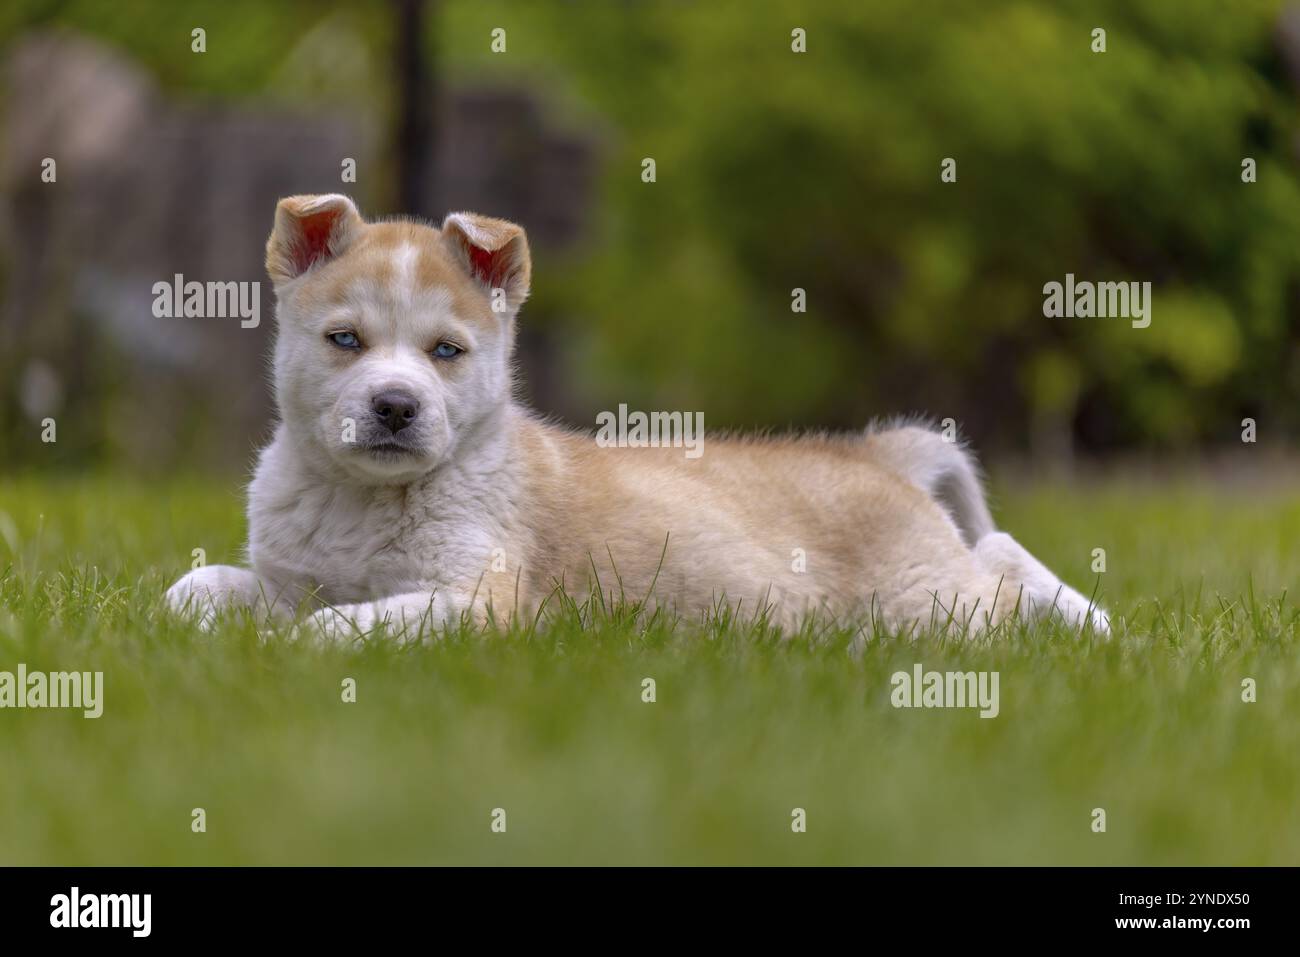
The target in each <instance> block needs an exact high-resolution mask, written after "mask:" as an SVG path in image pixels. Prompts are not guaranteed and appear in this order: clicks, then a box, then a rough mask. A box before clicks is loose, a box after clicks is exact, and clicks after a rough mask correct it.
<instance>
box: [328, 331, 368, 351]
mask: <svg viewBox="0 0 1300 957" xmlns="http://www.w3.org/2000/svg"><path fill="white" fill-rule="evenodd" d="M329 340H330V342H332V343H334V344H335V345H336V346H341V347H343V348H344V349H359V348H361V340H360V339H358V338H357V335H356V333H355V332H331V333H330V334H329Z"/></svg>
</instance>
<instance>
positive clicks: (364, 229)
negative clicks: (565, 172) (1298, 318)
mask: <svg viewBox="0 0 1300 957" xmlns="http://www.w3.org/2000/svg"><path fill="white" fill-rule="evenodd" d="M530 268H531V265H530V259H529V254H528V240H527V239H526V237H525V236H524V231H523V229H521V228H520V227H518V226H516V225H514V224H513V223H508V222H505V221H504V220H500V219H492V218H489V217H487V216H478V215H475V214H473V213H453V214H451V215H449V216H448V217H447V218H446V219H445V220H444V221H443V223H442V228H441V229H434V228H433V227H430V226H425V225H421V224H418V223H413V222H376V223H367V222H365V221H364V220H363V219H362V218H361V215H360V213H358V212H357V208H356V206H354V205H353V203H352V201H351V200H350V199H348V198H347V197H346V196H340V195H333V194H332V195H327V196H291V197H289V198H288V199H282V200H280V203H279V205H278V206H277V207H276V210H275V228H274V230H273V231H272V232H271V238H270V239H269V240H268V241H267V244H266V269H267V272H268V273H269V274H270V276H271V280H272V282H273V283H274V285H275V293H276V301H277V309H276V319H277V323H278V332H277V339H276V349H275V389H276V398H277V401H278V403H279V406H280V414H281V416H282V417H283V419H284V421H285V423H286V424H287V425H288V427H289V428H290V429H291V430H292V431H293V434H294V437H295V439H296V440H297V441H304V440H305V441H309V442H311V443H312V444H313V445H314V446H316V447H318V448H319V449H320V450H323V452H324V454H325V455H326V456H327V457H328V461H330V462H332V463H334V464H335V465H337V466H338V467H339V468H341V469H343V470H344V471H345V472H346V473H347V475H348V476H349V477H351V478H353V479H355V480H359V481H362V482H370V483H400V482H408V481H411V480H412V479H415V478H417V477H419V476H420V475H423V474H425V473H427V472H428V471H430V470H431V469H433V468H435V467H436V466H438V464H439V463H441V462H443V461H445V460H447V459H448V458H449V457H450V456H451V455H452V454H453V452H454V450H455V449H456V447H457V445H458V443H459V442H460V441H461V440H463V439H465V438H467V437H468V436H470V435H471V434H472V433H473V432H474V431H475V429H476V427H477V426H479V425H480V424H482V423H483V422H484V420H485V419H487V418H488V417H489V416H490V415H492V414H493V413H494V412H498V411H500V410H501V409H502V408H503V407H504V405H505V404H506V403H507V402H508V401H509V397H510V388H511V373H510V357H511V350H512V347H513V341H514V318H515V315H516V314H517V313H518V311H519V307H520V306H521V305H522V304H523V301H524V299H525V298H526V297H527V295H528V288H529V286H528V284H529V272H530Z"/></svg>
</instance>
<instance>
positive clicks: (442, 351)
mask: <svg viewBox="0 0 1300 957" xmlns="http://www.w3.org/2000/svg"><path fill="white" fill-rule="evenodd" d="M464 351H465V350H464V349H462V348H461V347H460V346H453V345H452V344H451V343H450V342H440V343H438V346H437V348H435V349H434V350H433V354H434V355H435V356H437V357H438V358H439V359H454V358H456V357H457V356H458V355H460V354H461V353H462V352H464Z"/></svg>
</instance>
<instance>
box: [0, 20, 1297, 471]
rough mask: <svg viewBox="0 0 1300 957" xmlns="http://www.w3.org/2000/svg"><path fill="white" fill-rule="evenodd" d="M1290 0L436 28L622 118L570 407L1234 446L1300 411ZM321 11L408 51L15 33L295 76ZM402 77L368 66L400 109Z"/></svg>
mask: <svg viewBox="0 0 1300 957" xmlns="http://www.w3.org/2000/svg"><path fill="white" fill-rule="evenodd" d="M1282 6H1283V5H1282V4H1281V3H1279V2H1265V0H1243V2H1238V3H1234V4H1232V5H1231V6H1225V5H1223V4H1221V3H1217V2H1213V0H1146V2H1131V0H1098V2H1089V3H1079V2H1062V3H1047V2H1039V3H1032V2H1023V0H1020V2H1016V0H1006V2H994V0H980V2H975V0H967V2H961V0H958V2H951V3H945V4H919V3H915V2H903V0H879V2H876V0H873V2H869V3H843V2H829V0H826V2H796V0H785V2H765V3H761V4H757V3H745V2H737V0H728V2H710V3H692V2H686V0H659V2H636V3H606V2H595V0H590V2H582V0H554V2H530V3H518V2H496V0H473V2H470V0H443V2H439V3H436V4H433V5H432V6H431V16H430V28H429V35H428V38H427V49H428V52H429V55H430V58H431V64H432V66H433V69H434V72H435V75H437V76H438V77H439V80H440V82H443V83H448V84H456V85H459V86H462V87H464V86H469V87H472V86H474V85H482V86H484V87H491V86H503V85H511V84H513V85H523V86H527V87H529V88H532V89H536V90H538V91H540V92H542V93H543V94H544V96H545V97H546V99H547V100H548V102H550V103H551V104H552V109H553V110H554V111H555V112H557V113H559V114H561V115H562V117H563V121H564V122H566V123H570V124H572V125H574V126H575V127H581V128H583V129H585V130H589V131H591V133H592V134H593V136H594V137H595V138H596V139H597V141H598V142H599V143H600V144H601V146H600V148H601V156H602V170H603V172H602V180H601V186H600V195H599V197H598V199H597V201H596V202H595V204H594V208H595V210H596V211H597V213H596V218H595V221H594V222H593V223H592V224H591V229H590V231H589V236H588V237H587V239H586V240H585V242H584V243H583V244H582V245H581V246H580V247H579V248H577V249H576V250H571V251H568V252H564V253H556V252H554V251H551V250H548V249H546V248H537V249H535V250H534V255H535V257H536V259H537V271H536V279H535V288H534V298H533V302H532V303H531V304H530V306H529V307H528V308H527V309H526V310H525V313H524V318H523V322H524V323H525V324H528V323H536V324H537V331H538V334H539V335H542V336H545V337H546V338H547V339H549V340H550V341H551V342H552V343H553V344H555V345H556V346H557V348H554V349H551V350H548V354H549V355H550V357H551V358H552V359H553V360H554V361H556V362H558V363H559V364H560V365H561V367H562V368H561V370H560V372H559V373H558V374H557V375H556V376H555V381H556V382H558V383H560V384H561V388H560V389H559V390H558V391H557V392H555V393H554V394H549V395H547V394H542V395H539V396H538V398H539V399H540V401H541V404H543V405H544V406H547V407H548V408H550V409H552V410H558V411H560V412H562V413H565V414H567V415H568V416H570V417H573V418H574V419H576V420H578V421H579V422H580V423H584V424H590V423H591V421H592V420H593V418H594V414H595V412H596V411H597V410H599V409H604V408H611V407H613V406H614V405H615V404H617V403H618V402H628V403H629V404H630V405H632V406H633V407H637V408H677V409H681V408H689V409H702V410H704V411H705V415H706V420H707V422H708V424H709V425H711V426H713V427H720V426H726V425H771V426H777V427H780V426H784V425H790V424H792V425H826V426H843V427H857V426H860V425H861V424H862V423H863V422H864V421H866V420H867V419H868V418H870V417H871V416H874V415H879V414H887V413H891V412H905V411H913V410H917V411H925V412H928V413H930V414H933V415H934V416H936V417H946V416H952V417H953V418H955V419H957V420H958V421H959V422H961V423H962V424H963V425H964V426H965V427H966V429H967V431H968V432H970V433H971V434H973V435H974V436H975V437H976V438H977V440H979V441H980V443H981V444H982V445H984V446H986V447H994V448H1001V449H1003V450H1011V449H1015V450H1024V449H1035V450H1039V451H1044V450H1046V451H1052V450H1057V451H1059V450H1061V449H1068V448H1071V447H1082V448H1085V449H1088V450H1092V451H1107V450H1113V449H1118V448H1125V447H1133V446H1139V445H1145V446H1154V447H1174V446H1191V445H1199V444H1218V443H1232V442H1236V441H1237V440H1238V437H1239V433H1240V429H1241V424H1240V423H1241V419H1242V418H1243V417H1244V416H1253V417H1256V418H1258V420H1259V422H1260V436H1261V441H1269V440H1277V439H1281V438H1285V437H1291V438H1294V437H1295V436H1296V434H1297V433H1298V432H1300V403H1298V402H1297V399H1298V398H1300V303H1297V299H1296V280H1297V279H1300V176H1298V175H1297V168H1296V156H1295V150H1296V142H1297V140H1296V134H1297V108H1296V89H1295V85H1294V84H1293V82H1292V80H1291V79H1290V78H1289V75H1288V72H1287V69H1286V63H1285V57H1284V55H1283V53H1282V45H1281V43H1280V40H1279V30H1278V22H1279V15H1280V12H1281V10H1282ZM327 21H329V22H330V23H331V24H332V25H333V27H334V28H335V29H348V30H353V31H355V32H356V33H357V34H358V35H359V36H361V37H362V38H364V40H365V42H366V43H367V45H369V46H370V47H371V48H372V49H373V50H374V51H375V57H374V67H375V69H376V70H380V71H382V70H385V69H387V68H388V66H389V62H388V59H387V57H388V52H387V51H388V50H389V48H390V46H391V42H392V29H393V27H392V24H393V22H394V19H393V15H392V7H391V5H389V4H384V3H372V4H360V5H334V4H328V3H306V2H278V3H261V2H249V0H232V2H226V3H221V4H215V3H208V2H183V0H182V2H174V3H147V4H146V3H139V2H135V3H132V2H127V3H120V4H110V5H106V4H101V3H97V2H92V0H72V2H53V0H17V2H11V3H9V4H6V6H5V8H4V10H3V12H0V36H4V37H6V38H12V37H13V36H15V35H17V34H19V33H21V31H23V30H26V29H29V28H31V27H34V26H41V25H50V24H57V25H61V26H65V27H69V28H73V29H77V30H81V31H84V32H87V33H91V34H94V35H97V36H99V37H101V38H104V39H107V40H109V41H111V42H112V43H114V44H115V45H118V46H120V47H123V48H125V49H127V50H129V51H130V52H131V53H132V54H133V55H135V56H137V57H139V58H140V59H141V60H142V61H143V62H145V63H146V64H147V65H148V66H149V68H150V69H151V70H153V71H154V72H155V73H156V75H157V76H158V77H159V78H160V80H161V81H162V82H163V84H164V85H165V86H166V87H167V88H168V89H170V90H173V91H178V92H179V91H184V92H186V93H188V94H190V95H195V94H198V95H202V96H212V97H222V98H229V99H234V100H238V99H240V98H245V97H250V98H256V97H277V96H278V97H281V98H283V97H285V96H290V97H300V96H302V95H305V94H304V93H303V91H304V88H305V87H306V86H308V85H307V84H303V83H301V82H297V83H296V82H294V72H295V70H301V69H303V68H304V67H303V66H302V61H303V58H301V57H299V58H297V59H293V58H290V59H289V60H288V62H289V63H291V64H296V66H294V67H293V68H292V69H290V70H288V71H286V69H285V63H286V57H287V56H288V53H289V51H290V50H292V49H293V47H294V45H295V43H296V42H297V40H299V39H300V38H301V37H302V36H303V35H304V34H306V33H308V32H309V31H310V30H311V29H312V28H314V27H317V26H319V25H320V24H321V23H324V22H327ZM200 24H202V25H204V26H205V27H206V29H208V33H209V51H210V52H209V53H208V54H207V55H206V56H203V57H194V56H192V55H191V54H190V53H189V50H188V45H187V43H186V42H184V39H183V38H186V37H188V33H189V30H190V29H191V27H192V26H194V25H200ZM498 27H501V28H504V29H506V31H507V38H508V42H507V51H506V52H505V53H493V52H492V51H491V49H490V39H491V31H492V30H493V29H494V28H498ZM796 27H799V28H802V29H804V30H805V31H806V33H807V52H806V53H795V52H792V50H791V30H792V29H794V28H796ZM1097 27H1101V28H1104V29H1105V30H1106V43H1107V49H1106V52H1104V53H1095V52H1093V50H1092V44H1093V37H1092V31H1093V29H1094V28H1097ZM178 37H180V38H182V40H180V41H178V39H177V38H178ZM329 74H330V71H329V70H328V69H323V70H322V75H323V76H326V77H328V75H329ZM348 75H349V77H351V76H353V74H351V73H349V74H348ZM357 82H359V81H354V80H352V79H349V81H348V83H347V84H346V86H347V87H348V88H349V89H351V91H352V95H354V96H355V95H357ZM386 82H387V81H386V79H385V77H383V76H378V75H376V76H372V77H370V78H369V81H368V82H364V83H361V86H362V87H363V88H364V91H365V96H366V97H368V98H371V99H373V100H374V104H373V105H374V111H375V112H376V113H377V114H378V115H382V116H387V115H389V113H390V110H391V105H392V104H391V103H390V102H381V101H382V100H383V99H384V98H385V97H386V96H387V95H388V93H389V92H390V90H391V88H390V87H389V86H388V85H386ZM339 86H340V84H335V87H334V88H331V86H330V84H329V83H328V82H327V81H322V82H321V83H319V84H316V85H315V86H314V89H316V91H317V95H318V96H321V97H324V98H328V97H330V96H335V95H338V96H341V95H345V93H346V90H340V89H339V88H338V87H339ZM647 157H649V158H653V159H654V160H655V162H656V166H657V181H656V182H654V183H645V182H643V181H642V179H641V171H642V161H643V159H644V158H647ZM947 157H951V158H953V159H955V160H956V163H957V181H956V182H954V183H944V182H942V181H941V179H940V166H941V162H942V161H943V160H944V159H945V158H947ZM1245 157H1251V158H1253V159H1254V160H1255V161H1256V163H1257V167H1258V172H1257V179H1258V181H1257V182H1255V183H1251V184H1247V183H1243V181H1242V161H1243V158H1245ZM378 192H379V197H378V199H377V201H378V202H380V203H381V204H382V202H384V191H383V190H379V191H378ZM373 201H376V200H374V199H372V202H373ZM268 221H269V214H268ZM525 225H527V223H525ZM257 239H258V240H259V241H260V237H257ZM250 241H252V240H251V239H250ZM1066 273H1074V274H1075V275H1076V277H1078V278H1079V279H1080V280H1092V281H1137V282H1142V281H1150V282H1152V283H1153V286H1154V304H1153V311H1152V323H1151V325H1150V327H1149V328H1147V329H1134V328H1132V327H1130V325H1129V323H1128V322H1127V321H1124V320H1118V319H1097V318H1094V319H1048V318H1045V317H1044V316H1043V314H1042V301H1043V292H1042V289H1043V285H1044V284H1045V283H1047V282H1051V281H1061V280H1063V278H1064V276H1065V274H1066ZM795 288H802V289H805V290H806V291H807V301H808V309H807V312H806V313H795V312H792V311H791V307H790V306H791V294H792V290H793V289H795Z"/></svg>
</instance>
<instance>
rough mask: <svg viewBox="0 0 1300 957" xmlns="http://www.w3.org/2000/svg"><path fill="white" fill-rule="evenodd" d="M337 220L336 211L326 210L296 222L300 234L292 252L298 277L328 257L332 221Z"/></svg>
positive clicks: (332, 227) (337, 212)
mask: <svg viewBox="0 0 1300 957" xmlns="http://www.w3.org/2000/svg"><path fill="white" fill-rule="evenodd" d="M338 218H339V211H338V210H335V209H327V210H323V211H321V212H319V213H312V214H311V215H310V216H304V217H302V219H300V220H298V225H299V228H300V229H301V230H302V233H301V238H300V239H299V241H298V243H297V244H296V245H295V247H294V251H293V258H294V266H295V267H296V268H297V270H298V273H297V274H298V275H302V274H303V273H304V272H306V271H307V270H308V269H310V268H311V267H312V264H313V263H315V262H317V261H319V260H321V259H324V258H325V257H327V256H328V255H329V252H330V249H329V245H330V233H331V231H333V229H334V221H335V220H336V219H338Z"/></svg>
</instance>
